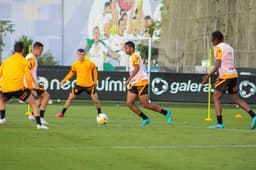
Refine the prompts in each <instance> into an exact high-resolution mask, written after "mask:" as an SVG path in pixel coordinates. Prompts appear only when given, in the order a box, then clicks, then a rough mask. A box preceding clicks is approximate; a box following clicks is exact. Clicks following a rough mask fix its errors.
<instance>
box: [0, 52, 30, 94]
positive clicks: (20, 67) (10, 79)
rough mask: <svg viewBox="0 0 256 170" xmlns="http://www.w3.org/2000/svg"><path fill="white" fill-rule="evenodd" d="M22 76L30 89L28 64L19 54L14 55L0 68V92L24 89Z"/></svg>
mask: <svg viewBox="0 0 256 170" xmlns="http://www.w3.org/2000/svg"><path fill="white" fill-rule="evenodd" d="M24 75H25V77H26V81H27V84H28V88H29V89H32V77H31V73H30V70H29V62H28V61H27V60H26V59H25V58H24V57H23V56H22V55H21V54H20V53H15V54H14V55H12V56H10V57H9V58H8V59H6V60H5V61H4V62H3V63H2V65H1V67H0V77H1V78H2V80H1V89H2V92H4V93H6V92H14V91H18V90H21V89H24V88H25V86H24Z"/></svg>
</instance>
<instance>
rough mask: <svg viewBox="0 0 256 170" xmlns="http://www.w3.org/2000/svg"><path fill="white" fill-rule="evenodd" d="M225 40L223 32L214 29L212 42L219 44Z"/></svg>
mask: <svg viewBox="0 0 256 170" xmlns="http://www.w3.org/2000/svg"><path fill="white" fill-rule="evenodd" d="M223 41H224V37H223V34H222V33H221V32H220V31H214V32H213V33H212V44H213V45H217V44H219V43H220V42H223Z"/></svg>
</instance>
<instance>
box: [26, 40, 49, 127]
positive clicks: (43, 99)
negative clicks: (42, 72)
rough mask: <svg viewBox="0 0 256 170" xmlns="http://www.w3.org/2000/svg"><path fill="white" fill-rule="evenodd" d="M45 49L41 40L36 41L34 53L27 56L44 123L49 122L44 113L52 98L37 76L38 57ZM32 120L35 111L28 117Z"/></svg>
mask: <svg viewBox="0 0 256 170" xmlns="http://www.w3.org/2000/svg"><path fill="white" fill-rule="evenodd" d="M43 49H44V45H43V44H42V43H41V42H35V43H34V45H33V51H32V53H30V54H28V55H27V56H26V59H27V60H28V61H29V63H30V72H31V75H32V79H33V83H32V84H33V89H34V90H35V91H36V92H37V96H36V98H38V100H37V102H36V103H37V106H38V107H40V117H41V122H42V123H43V124H48V122H47V121H46V120H45V119H44V113H45V110H46V108H47V105H48V101H49V99H50V94H49V93H48V92H47V91H46V90H45V89H44V88H43V87H40V86H39V85H38V80H39V78H38V77H37V67H38V62H37V57H39V56H41V54H42V52H43ZM28 118H29V119H30V120H34V119H35V117H34V116H33V113H32V114H30V115H29V117H28Z"/></svg>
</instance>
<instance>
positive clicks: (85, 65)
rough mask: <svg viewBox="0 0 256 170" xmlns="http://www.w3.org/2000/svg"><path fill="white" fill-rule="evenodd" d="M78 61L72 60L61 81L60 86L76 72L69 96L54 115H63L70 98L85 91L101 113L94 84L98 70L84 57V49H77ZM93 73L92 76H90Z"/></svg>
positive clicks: (70, 101)
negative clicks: (62, 106)
mask: <svg viewBox="0 0 256 170" xmlns="http://www.w3.org/2000/svg"><path fill="white" fill-rule="evenodd" d="M77 56H78V61H76V62H74V63H73V64H72V66H71V70H70V72H69V73H68V74H67V75H66V77H65V78H64V79H63V80H62V81H61V83H60V86H62V85H63V84H64V83H65V82H66V81H67V80H69V79H70V78H71V77H72V76H73V75H74V74H75V73H76V85H75V87H74V88H73V89H72V91H71V93H70V94H69V97H68V99H67V101H66V103H65V105H64V108H63V109H62V112H60V113H58V114H56V115H55V117H64V114H65V112H66V110H67V109H68V107H69V106H70V105H71V103H72V100H73V99H75V98H76V96H78V95H79V94H81V93H82V92H83V91H85V92H86V93H87V94H88V95H90V96H91V99H92V100H93V102H94V104H95V106H96V109H97V112H98V114H100V113H101V107H100V101H99V99H98V95H97V93H96V85H97V80H98V72H97V69H96V66H95V65H94V63H93V62H91V61H90V60H88V59H85V50H84V49H78V50H77ZM92 75H93V76H92Z"/></svg>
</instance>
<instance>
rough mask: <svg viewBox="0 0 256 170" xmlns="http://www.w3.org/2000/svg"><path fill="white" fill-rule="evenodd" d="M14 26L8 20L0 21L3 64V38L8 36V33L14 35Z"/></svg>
mask: <svg viewBox="0 0 256 170" xmlns="http://www.w3.org/2000/svg"><path fill="white" fill-rule="evenodd" d="M13 27H14V24H12V23H11V21H8V20H0V62H2V50H3V47H4V42H3V37H4V36H6V35H7V34H8V33H13V32H14V31H15V30H14V28H13Z"/></svg>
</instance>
